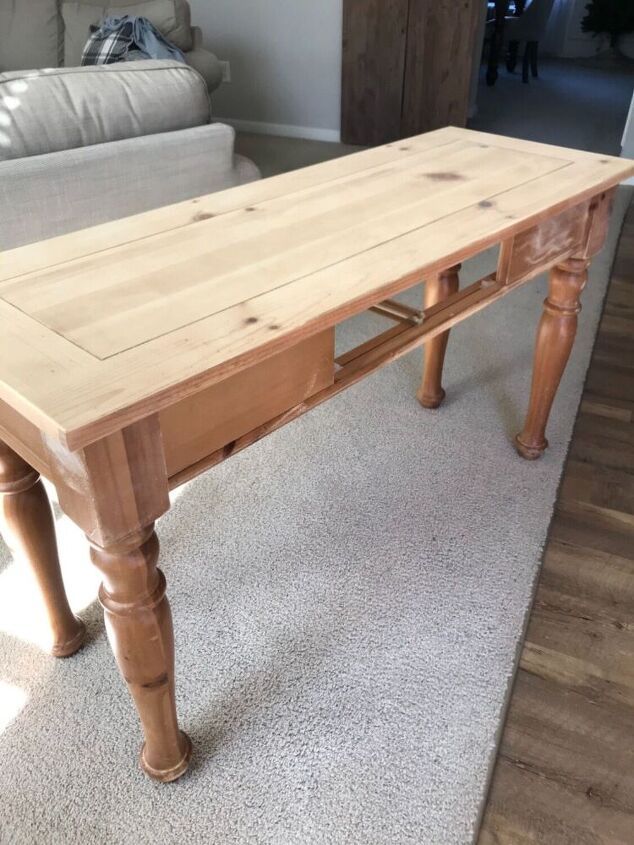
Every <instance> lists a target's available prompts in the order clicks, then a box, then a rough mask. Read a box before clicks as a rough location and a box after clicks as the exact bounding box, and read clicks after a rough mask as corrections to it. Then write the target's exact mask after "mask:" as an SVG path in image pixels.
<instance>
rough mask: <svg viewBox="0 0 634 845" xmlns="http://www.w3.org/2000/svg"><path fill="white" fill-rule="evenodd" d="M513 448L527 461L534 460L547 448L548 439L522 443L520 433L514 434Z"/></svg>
mask: <svg viewBox="0 0 634 845" xmlns="http://www.w3.org/2000/svg"><path fill="white" fill-rule="evenodd" d="M515 448H516V449H517V452H518V454H519V455H521V457H522V458H524V459H525V460H527V461H536V460H537V459H538V458H541V456H542V455H543V454H544V452H545V451H546V449H548V440H546V438H544V439H543V440H542V441H541V443H524V441H523V440H522V439H521V438H520V435H519V434H517V435H516V436H515Z"/></svg>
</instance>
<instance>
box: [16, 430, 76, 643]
mask: <svg viewBox="0 0 634 845" xmlns="http://www.w3.org/2000/svg"><path fill="white" fill-rule="evenodd" d="M0 524H1V527H2V533H3V535H4V537H5V540H6V542H7V545H8V546H9V547H10V548H11V549H12V550H13V551H14V552H15V553H16V555H18V556H19V557H20V558H22V559H23V560H25V561H26V562H27V563H28V565H29V566H30V567H31V571H32V572H33V575H34V577H35V581H36V583H37V585H38V587H39V590H40V594H41V596H42V600H43V603H44V607H45V609H46V614H47V616H48V622H49V629H50V640H51V644H50V648H49V651H50V653H51V654H52V655H54V656H55V657H69V656H70V655H71V654H74V653H75V652H76V651H78V650H79V649H80V648H81V647H82V645H83V643H84V641H85V639H86V626H85V625H84V623H83V622H82V621H81V619H79V618H78V617H77V616H75V615H74V614H73V612H72V610H71V609H70V606H69V604H68V599H67V597H66V592H65V590H64V582H63V581H62V573H61V570H60V566H59V557H58V554H57V541H56V538H55V523H54V521H53V514H52V511H51V506H50V503H49V501H48V496H47V495H46V490H45V489H44V485H43V484H42V481H41V480H40V476H39V473H38V472H37V471H36V470H34V469H33V467H31V466H30V465H29V464H27V462H26V461H24V460H23V459H22V458H21V457H20V456H19V455H18V454H16V452H14V451H13V450H12V449H10V448H9V447H8V446H7V445H6V444H5V443H3V442H2V441H0Z"/></svg>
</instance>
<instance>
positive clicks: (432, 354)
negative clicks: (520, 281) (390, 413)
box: [416, 264, 460, 408]
mask: <svg viewBox="0 0 634 845" xmlns="http://www.w3.org/2000/svg"><path fill="white" fill-rule="evenodd" d="M459 270H460V264H456V265H455V266H454V267H449V268H448V269H447V270H444V271H443V272H442V273H439V274H438V275H437V276H434V277H433V278H431V279H429V280H427V281H426V282H425V303H424V307H425V308H431V307H432V306H434V305H437V304H438V303H439V302H443V301H444V300H445V299H447V297H449V296H451V294H454V293H456V292H457V291H458V287H459V286H460V278H459V275H458V273H459ZM448 341H449V331H448V330H447V331H446V332H442V334H439V335H437V336H436V337H435V338H433V339H432V340H429V341H427V343H426V344H425V360H424V369H423V379H422V382H421V385H420V388H419V390H418V393H417V394H416V396H417V398H418V401H419V402H420V404H421V405H422V406H423V408H438V407H439V406H440V405H441V404H442V401H443V399H444V398H445V391H444V390H443V387H442V368H443V364H444V362H445V353H446V351H447V342H448Z"/></svg>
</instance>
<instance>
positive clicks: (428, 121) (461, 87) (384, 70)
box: [341, 0, 486, 145]
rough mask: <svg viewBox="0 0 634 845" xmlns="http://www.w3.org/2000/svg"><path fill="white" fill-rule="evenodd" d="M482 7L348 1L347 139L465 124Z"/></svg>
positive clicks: (461, 0) (473, 2)
mask: <svg viewBox="0 0 634 845" xmlns="http://www.w3.org/2000/svg"><path fill="white" fill-rule="evenodd" d="M483 2H486V0H344V15H343V67H342V97H341V136H342V140H343V141H344V142H345V143H350V144H368V145H376V144H384V143H387V142H389V141H394V140H396V139H397V138H405V137H408V136H409V135H416V134H419V133H421V132H427V131H429V130H431V129H438V128H439V127H441V126H447V125H450V124H451V125H454V126H464V125H465V124H466V121H467V110H468V106H469V85H470V81H471V72H472V66H473V50H474V49H475V40H476V32H477V26H478V20H479V17H480V12H481V4H482V3H483Z"/></svg>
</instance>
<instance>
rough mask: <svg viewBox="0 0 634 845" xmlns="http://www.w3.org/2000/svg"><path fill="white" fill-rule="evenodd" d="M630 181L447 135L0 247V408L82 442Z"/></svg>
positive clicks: (500, 144) (492, 140)
mask: <svg viewBox="0 0 634 845" xmlns="http://www.w3.org/2000/svg"><path fill="white" fill-rule="evenodd" d="M630 172H631V165H630V162H629V161H626V160H623V159H615V158H609V157H605V156H598V155H591V154H587V153H579V152H575V151H574V150H570V149H560V148H553V147H547V146H543V145H540V144H534V143H528V142H525V141H516V140H512V139H510V138H504V137H499V136H488V135H483V134H481V133H476V132H471V131H468V130H464V129H453V128H448V129H442V130H439V131H437V132H431V133H428V134H427V135H422V136H419V137H416V138H412V139H409V140H407V141H403V142H398V143H394V144H388V145H387V146H385V147H379V148H376V149H372V150H368V151H367V152H362V153H358V154H356V155H351V156H347V157H345V158H341V159H337V160H335V161H331V162H327V163H325V164H319V165H316V166H314V167H309V168H306V169H305V170H301V171H298V172H295V173H289V174H284V175H282V176H276V177H274V178H271V179H267V180H264V181H262V182H258V183H254V184H250V185H246V186H243V187H240V188H237V189H233V190H230V191H225V192H221V193H219V194H213V195H210V196H207V197H204V198H200V199H195V200H191V201H188V202H185V203H181V204H179V205H175V206H170V207H168V208H163V209H159V210H157V211H152V212H148V213H146V214H142V215H139V216H137V217H133V218H130V219H128V220H122V221H117V222H116V223H109V224H105V225H102V226H97V227H94V228H92V229H88V230H84V231H80V232H77V233H72V234H69V235H66V236H63V237H60V238H56V239H53V240H51V241H46V242H43V243H40V244H36V245H29V246H25V247H21V248H19V249H17V250H14V251H9V252H5V253H4V254H3V255H2V256H1V257H0V399H3V400H4V401H6V402H7V403H9V404H10V405H12V406H13V407H15V408H16V410H19V411H20V413H22V414H23V415H24V416H25V417H26V418H27V419H28V420H30V421H31V422H33V423H34V424H35V425H36V426H38V427H39V428H41V429H42V430H44V431H47V432H48V433H50V434H51V435H53V436H55V437H58V438H60V439H61V440H62V441H64V442H66V443H67V444H68V445H69V446H70V447H71V448H77V447H79V446H83V445H85V444H87V443H89V442H91V441H92V440H95V439H97V438H98V437H101V436H103V435H104V434H108V433H111V432H112V431H115V430H116V429H117V428H118V427H120V426H121V423H122V422H126V423H129V422H133V421H134V420H136V419H140V418H142V417H144V416H146V415H147V414H148V413H151V412H153V411H156V410H158V409H160V408H162V407H165V406H166V405H168V404H170V403H171V402H173V401H174V399H175V398H178V397H183V396H184V395H187V394H188V393H191V392H193V391H196V390H198V389H199V388H200V387H202V386H204V385H206V384H211V383H213V382H215V381H218V380H220V379H222V378H224V377H226V376H227V375H228V374H230V373H233V372H236V371H237V370H239V369H242V368H244V367H246V366H248V365H249V364H250V363H251V362H253V360H255V359H259V358H261V356H262V355H264V354H272V353H273V352H275V351H279V350H281V349H284V348H287V347H288V346H290V345H292V344H294V343H296V342H297V340H298V339H299V338H301V337H306V336H308V335H309V334H311V333H314V332H316V331H317V330H319V329H323V328H326V327H328V326H333V325H335V324H336V323H338V322H340V321H341V320H342V319H344V318H345V317H347V316H350V315H351V314H353V313H356V312H358V311H359V310H362V309H363V308H366V307H368V306H370V305H373V304H374V303H376V302H379V301H380V300H381V299H382V298H385V297H387V296H391V295H392V294H394V293H396V292H397V291H399V290H402V289H404V288H406V287H408V286H410V285H411V284H412V283H413V282H414V281H417V280H420V279H422V278H424V277H425V275H429V274H430V273H432V272H434V271H435V270H437V269H439V268H440V267H442V266H443V265H444V264H446V263H447V260H448V259H449V260H450V261H451V262H452V263H457V262H459V261H460V260H461V259H462V258H464V257H465V256H467V255H469V254H472V253H473V252H474V251H477V250H479V249H483V248H485V247H487V246H489V245H491V244H494V243H497V242H499V241H500V240H502V239H504V238H508V237H510V236H511V235H512V234H513V233H514V232H518V231H520V230H522V229H524V228H526V226H527V225H530V223H531V222H533V221H536V220H539V219H540V218H541V217H542V216H544V215H545V214H553V213H556V212H557V210H559V209H561V208H564V207H567V206H570V205H572V204H575V203H579V202H581V201H582V200H584V199H589V198H590V197H592V196H594V195H595V194H596V193H597V192H598V191H601V190H604V189H606V188H608V187H611V186H613V185H614V184H616V183H618V182H619V181H621V180H622V179H624V178H626V177H627V175H628V174H629V173H630Z"/></svg>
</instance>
